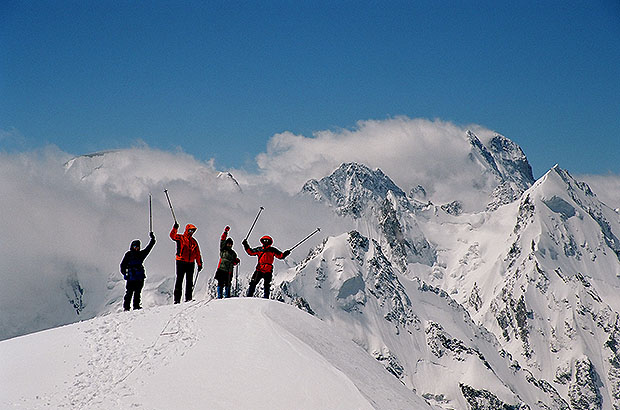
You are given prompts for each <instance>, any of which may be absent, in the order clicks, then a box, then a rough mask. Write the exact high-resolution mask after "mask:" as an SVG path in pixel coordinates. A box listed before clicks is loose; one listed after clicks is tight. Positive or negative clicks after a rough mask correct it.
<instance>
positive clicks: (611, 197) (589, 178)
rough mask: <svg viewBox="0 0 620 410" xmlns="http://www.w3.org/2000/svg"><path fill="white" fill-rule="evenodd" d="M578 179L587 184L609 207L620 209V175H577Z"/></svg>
mask: <svg viewBox="0 0 620 410" xmlns="http://www.w3.org/2000/svg"><path fill="white" fill-rule="evenodd" d="M576 178H577V179H578V180H581V181H584V182H586V183H587V184H588V185H589V186H590V188H591V189H592V191H594V193H595V194H596V196H597V197H598V198H599V199H600V200H601V201H602V202H604V203H605V204H606V205H607V206H609V207H611V208H613V209H620V175H616V174H607V175H577V177H576Z"/></svg>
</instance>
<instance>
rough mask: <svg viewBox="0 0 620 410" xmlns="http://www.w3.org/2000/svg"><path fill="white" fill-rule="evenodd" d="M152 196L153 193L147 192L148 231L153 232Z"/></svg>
mask: <svg viewBox="0 0 620 410" xmlns="http://www.w3.org/2000/svg"><path fill="white" fill-rule="evenodd" d="M152 197H153V195H151V194H150V193H149V232H153V204H152Z"/></svg>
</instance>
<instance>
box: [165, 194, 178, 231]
mask: <svg viewBox="0 0 620 410" xmlns="http://www.w3.org/2000/svg"><path fill="white" fill-rule="evenodd" d="M164 193H165V194H166V198H167V199H168V205H170V211H171V212H172V219H174V223H175V224H177V225H178V224H179V223H178V222H177V217H176V216H175V215H174V209H173V208H172V202H170V196H168V190H167V189H164Z"/></svg>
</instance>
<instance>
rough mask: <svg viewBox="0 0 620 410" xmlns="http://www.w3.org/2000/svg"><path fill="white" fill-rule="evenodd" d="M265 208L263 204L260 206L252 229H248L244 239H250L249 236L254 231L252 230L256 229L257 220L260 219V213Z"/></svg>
mask: <svg viewBox="0 0 620 410" xmlns="http://www.w3.org/2000/svg"><path fill="white" fill-rule="evenodd" d="M263 209H265V208H263V207H262V206H261V207H260V209H259V210H258V214H256V218H254V222H253V223H252V226H251V227H250V230H249V231H248V234H247V235H246V236H245V239H244V240H246V241H247V240H248V238H249V237H250V234H251V233H252V230H253V229H254V225H256V221H258V217H259V216H260V213H261V212H263Z"/></svg>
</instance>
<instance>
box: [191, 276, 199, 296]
mask: <svg viewBox="0 0 620 410" xmlns="http://www.w3.org/2000/svg"><path fill="white" fill-rule="evenodd" d="M198 275H200V271H198V272H196V277H195V278H194V283H192V295H193V294H194V289H195V288H196V283H198Z"/></svg>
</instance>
